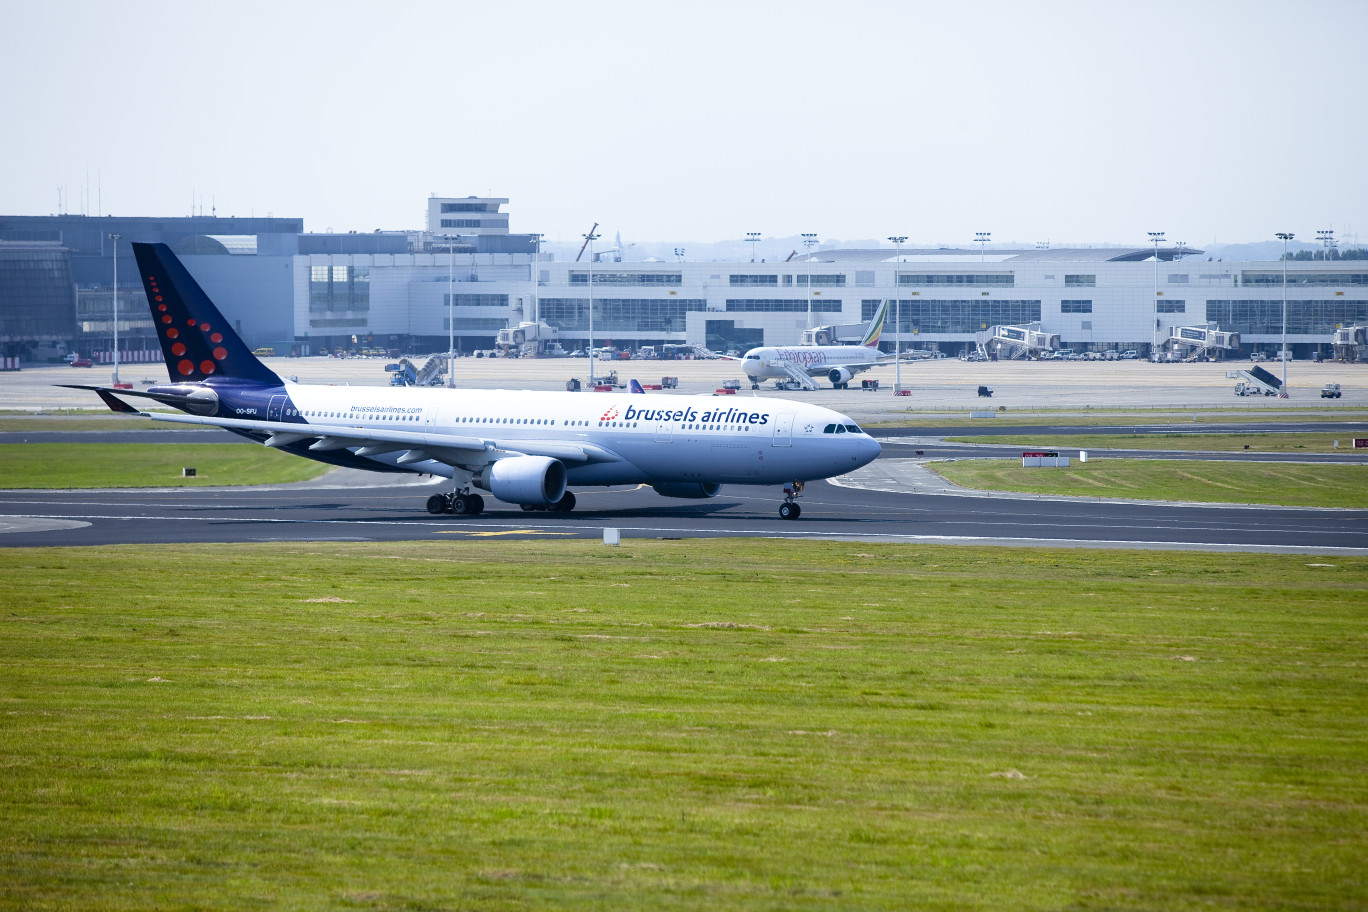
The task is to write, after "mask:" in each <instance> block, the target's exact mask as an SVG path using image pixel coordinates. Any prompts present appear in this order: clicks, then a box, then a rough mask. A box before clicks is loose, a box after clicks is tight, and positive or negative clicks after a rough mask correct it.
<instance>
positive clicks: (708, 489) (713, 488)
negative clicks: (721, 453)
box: [651, 481, 722, 500]
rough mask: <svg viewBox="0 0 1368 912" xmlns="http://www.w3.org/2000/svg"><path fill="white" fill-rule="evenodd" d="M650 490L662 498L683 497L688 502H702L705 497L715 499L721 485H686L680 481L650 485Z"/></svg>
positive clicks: (711, 483)
mask: <svg viewBox="0 0 1368 912" xmlns="http://www.w3.org/2000/svg"><path fill="white" fill-rule="evenodd" d="M651 490H652V491H655V492H656V493H657V494H659V495H661V496H662V497H684V498H688V499H690V500H702V499H704V498H706V497H716V496H717V492H718V491H721V490H722V485H721V483H719V482H716V481H710V482H708V483H706V484H687V483H685V482H682V481H669V482H666V483H664V484H656V485H651Z"/></svg>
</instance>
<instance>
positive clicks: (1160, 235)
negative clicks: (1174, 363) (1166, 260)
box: [1149, 231, 1164, 364]
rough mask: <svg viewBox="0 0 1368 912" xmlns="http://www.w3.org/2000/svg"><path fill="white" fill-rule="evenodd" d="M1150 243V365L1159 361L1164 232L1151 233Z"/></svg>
mask: <svg viewBox="0 0 1368 912" xmlns="http://www.w3.org/2000/svg"><path fill="white" fill-rule="evenodd" d="M1149 239H1150V243H1151V244H1153V245H1154V305H1153V306H1154V312H1153V313H1152V314H1151V316H1152V317H1153V320H1152V321H1151V322H1150V363H1151V364H1153V363H1156V362H1158V360H1159V245H1160V244H1162V243H1163V242H1164V232H1162V231H1151V232H1149Z"/></svg>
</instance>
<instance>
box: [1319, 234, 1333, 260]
mask: <svg viewBox="0 0 1368 912" xmlns="http://www.w3.org/2000/svg"><path fill="white" fill-rule="evenodd" d="M1316 240H1318V241H1320V242H1321V245H1322V246H1323V247H1324V248H1325V252H1324V253H1323V254H1321V256H1322V257H1323V258H1324V259H1326V260H1328V259H1330V251H1332V250H1334V249H1335V232H1334V229H1331V228H1323V229H1321V230H1320V231H1317V232H1316Z"/></svg>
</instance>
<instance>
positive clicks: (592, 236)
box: [580, 222, 602, 386]
mask: <svg viewBox="0 0 1368 912" xmlns="http://www.w3.org/2000/svg"><path fill="white" fill-rule="evenodd" d="M597 227H598V222H594V228H597ZM594 228H590V229H589V233H588V234H586V235H585V236H584V247H588V248H589V385H590V386H593V385H594V241H597V240H598V239H599V238H600V237H601V236H602V235H600V234H598V233H597V232H595V231H594ZM584 247H581V248H580V252H581V253H583V252H584Z"/></svg>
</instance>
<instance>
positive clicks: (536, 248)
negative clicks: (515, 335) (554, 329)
mask: <svg viewBox="0 0 1368 912" xmlns="http://www.w3.org/2000/svg"><path fill="white" fill-rule="evenodd" d="M543 237H545V235H541V234H534V235H532V320H533V322H534V323H536V324H537V338H538V339H541V242H542V238H543Z"/></svg>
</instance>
